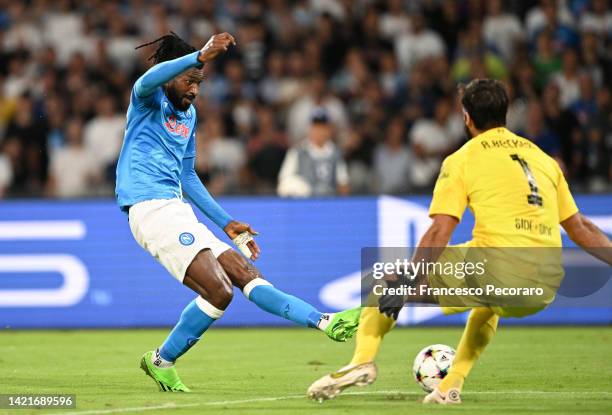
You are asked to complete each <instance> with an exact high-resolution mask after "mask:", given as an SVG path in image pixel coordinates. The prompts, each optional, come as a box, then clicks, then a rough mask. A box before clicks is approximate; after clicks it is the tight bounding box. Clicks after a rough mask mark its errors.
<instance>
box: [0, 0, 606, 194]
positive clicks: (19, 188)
mask: <svg viewBox="0 0 612 415" xmlns="http://www.w3.org/2000/svg"><path fill="white" fill-rule="evenodd" d="M169 31H174V32H176V33H177V34H178V35H180V36H181V37H183V38H184V39H186V40H189V41H190V43H191V44H193V45H194V46H196V47H201V46H202V45H204V43H205V42H206V40H207V39H208V38H209V37H210V35H211V34H213V33H216V32H222V31H228V32H230V33H232V34H234V35H235V36H236V39H237V42H238V43H237V46H236V47H233V48H232V49H231V50H230V51H229V53H228V54H226V55H224V56H223V57H221V58H219V59H218V60H217V61H215V62H214V63H213V64H210V65H208V66H207V67H206V72H207V79H206V80H205V82H204V83H203V86H202V93H201V95H200V97H199V98H198V102H197V109H198V117H199V126H198V130H197V149H198V157H197V162H196V167H197V171H198V173H199V174H200V175H201V177H202V179H203V180H204V181H205V183H206V184H207V186H208V188H209V189H210V191H211V192H212V193H213V194H217V195H218V194H274V193H277V192H278V193H280V194H281V195H287V196H308V195H327V194H346V193H351V194H363V193H392V194H393V193H395V194H405V193H409V192H422V191H428V190H430V189H431V187H432V185H433V183H434V181H435V179H436V176H437V174H438V170H439V167H440V163H441V160H442V159H443V158H444V157H445V156H446V155H448V154H450V153H451V152H452V151H454V150H455V149H457V148H458V147H459V146H460V145H461V144H462V143H463V142H464V141H465V140H466V138H465V134H464V132H463V122H462V114H461V107H460V104H459V103H458V100H457V98H456V95H457V94H456V89H457V84H458V83H461V82H467V81H469V80H471V79H473V78H479V77H491V78H497V79H501V80H503V81H505V82H506V83H507V85H508V92H509V95H510V97H511V104H510V108H509V113H508V120H507V121H508V127H509V128H510V129H511V130H513V131H515V132H517V133H519V134H521V135H524V136H525V137H528V138H529V139H531V140H533V141H534V142H535V143H536V144H537V145H538V146H540V147H541V148H542V149H543V150H544V151H546V152H547V153H548V154H550V155H551V156H552V157H554V158H556V159H557V160H558V161H559V163H560V164H561V166H562V168H563V170H564V172H565V174H566V175H567V177H568V180H569V181H570V183H571V185H572V187H573V189H574V190H578V191H591V192H600V191H610V190H611V187H610V182H611V179H612V168H611V167H610V159H611V153H612V127H611V125H612V118H611V114H612V111H611V107H612V98H611V85H612V79H611V77H612V67H611V58H612V10H611V9H610V6H609V2H608V1H607V0H565V1H563V0H556V1H555V0H541V1H519V0H509V1H501V0H457V1H455V0H410V1H409V0H292V1H289V0H265V1H264V0H261V1H255V0H219V1H212V0H211V1H201V0H180V1H179V0H176V1H175V0H167V1H156V2H148V1H144V0H133V1H127V0H123V1H110V0H78V1H77V0H74V1H69V0H56V1H51V0H46V1H45V0H30V1H26V0H24V1H20V0H0V196H4V197H23V196H54V197H80V196H102V195H111V194H112V193H113V190H114V174H115V163H116V159H117V156H118V153H119V151H120V148H121V142H122V139H123V129H124V125H125V112H126V108H127V106H128V104H129V97H130V90H131V87H132V84H133V82H134V81H135V80H136V79H137V77H138V76H139V75H140V74H142V73H143V72H144V71H145V70H146V69H147V67H148V65H149V62H147V60H146V58H147V56H148V55H149V54H150V53H151V52H152V47H151V48H144V49H139V50H134V48H135V47H136V46H138V45H139V44H141V43H144V42H147V41H150V40H153V39H155V38H157V37H159V36H161V35H163V34H166V33H168V32H169ZM281 168H282V169H281ZM279 173H280V179H279Z"/></svg>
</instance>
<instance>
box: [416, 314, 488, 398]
mask: <svg viewBox="0 0 612 415" xmlns="http://www.w3.org/2000/svg"><path fill="white" fill-rule="evenodd" d="M498 322H499V316H498V315H497V314H495V313H494V312H493V311H492V310H491V309H490V308H486V307H479V308H474V309H472V311H471V312H470V316H469V317H468V321H467V324H466V326H465V330H464V331H463V335H462V336H461V340H460V341H459V346H457V354H456V356H455V359H454V360H453V364H452V366H451V368H450V370H449V372H448V375H447V376H446V377H445V378H444V380H442V382H440V385H438V387H437V388H436V389H434V390H433V392H431V393H430V394H429V395H427V396H426V397H425V399H423V403H437V404H443V405H448V404H458V403H461V389H462V388H463V382H464V381H465V378H466V377H467V375H468V374H469V373H470V370H472V367H473V366H474V364H475V363H476V361H477V360H478V358H479V357H480V355H481V354H482V352H483V351H484V349H485V348H486V347H487V345H488V344H489V342H490V341H491V339H492V338H493V336H494V335H495V332H496V330H497V323H498Z"/></svg>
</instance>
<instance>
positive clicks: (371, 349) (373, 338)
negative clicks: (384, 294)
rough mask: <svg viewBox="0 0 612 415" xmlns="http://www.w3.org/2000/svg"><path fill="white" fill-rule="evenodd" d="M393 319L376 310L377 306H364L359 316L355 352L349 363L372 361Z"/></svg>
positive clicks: (356, 363) (393, 321)
mask: <svg viewBox="0 0 612 415" xmlns="http://www.w3.org/2000/svg"><path fill="white" fill-rule="evenodd" d="M394 324H395V320H394V319H392V318H391V317H387V316H386V315H385V314H382V313H381V312H380V311H378V307H364V309H363V311H362V312H361V317H360V318H359V329H357V336H356V338H357V339H356V345H355V352H354V353H353V360H351V365H360V364H362V363H368V362H372V361H374V358H375V357H376V355H377V354H378V350H379V349H380V344H381V342H382V339H383V337H384V336H385V334H387V333H388V332H389V330H391V328H392V327H393V325H394Z"/></svg>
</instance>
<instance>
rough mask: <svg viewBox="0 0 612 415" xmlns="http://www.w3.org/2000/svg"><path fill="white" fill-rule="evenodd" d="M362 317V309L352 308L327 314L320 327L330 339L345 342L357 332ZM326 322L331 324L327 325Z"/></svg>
mask: <svg viewBox="0 0 612 415" xmlns="http://www.w3.org/2000/svg"><path fill="white" fill-rule="evenodd" d="M360 315H361V307H355V308H351V309H349V310H344V311H340V312H338V313H325V314H323V316H322V317H321V320H322V321H321V322H320V323H319V326H320V327H321V329H322V330H323V331H324V332H325V334H327V337H329V338H330V339H332V340H335V341H337V342H345V341H347V340H348V339H350V338H351V337H353V336H354V335H355V333H356V332H357V327H359V316H360ZM324 320H327V321H329V322H328V323H326V322H324ZM321 323H323V324H321Z"/></svg>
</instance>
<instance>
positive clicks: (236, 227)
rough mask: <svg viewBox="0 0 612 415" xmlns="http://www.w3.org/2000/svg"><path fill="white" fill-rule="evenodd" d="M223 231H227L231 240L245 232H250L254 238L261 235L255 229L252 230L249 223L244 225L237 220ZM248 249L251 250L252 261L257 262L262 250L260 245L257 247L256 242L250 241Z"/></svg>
mask: <svg viewBox="0 0 612 415" xmlns="http://www.w3.org/2000/svg"><path fill="white" fill-rule="evenodd" d="M223 230H224V231H225V233H226V234H227V236H229V237H230V239H231V240H234V239H235V238H236V237H237V236H238V235H240V234H241V233H244V232H248V233H250V234H251V235H253V236H257V235H259V233H258V232H256V231H254V230H253V228H251V225H249V224H248V223H242V222H238V221H236V220H233V221H231V222H230V223H228V224H227V226H226V227H225V228H223ZM247 247H248V248H249V251H250V252H251V259H252V260H256V259H257V258H259V254H260V253H261V249H259V245H257V242H255V240H251V241H249V242H248V243H247Z"/></svg>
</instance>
